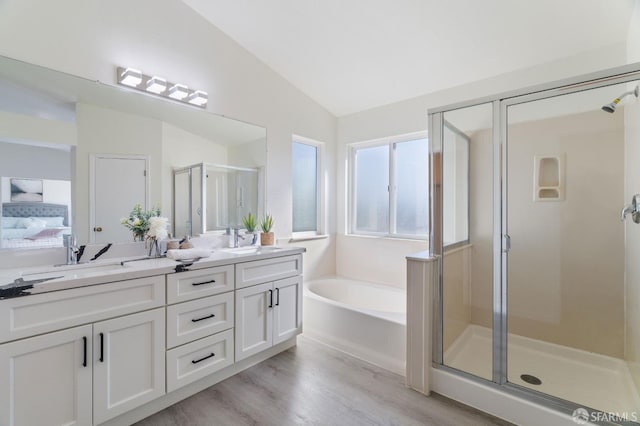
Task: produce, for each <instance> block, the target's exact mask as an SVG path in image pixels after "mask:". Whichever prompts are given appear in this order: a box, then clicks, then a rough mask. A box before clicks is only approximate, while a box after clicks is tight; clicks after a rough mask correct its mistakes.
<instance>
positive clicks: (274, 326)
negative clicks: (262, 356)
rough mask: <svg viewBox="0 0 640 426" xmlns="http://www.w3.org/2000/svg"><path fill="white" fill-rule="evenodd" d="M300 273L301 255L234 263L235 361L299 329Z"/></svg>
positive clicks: (300, 327)
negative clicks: (275, 278)
mask: <svg viewBox="0 0 640 426" xmlns="http://www.w3.org/2000/svg"><path fill="white" fill-rule="evenodd" d="M261 269H263V270H265V273H264V274H262V273H261ZM301 273H302V256H300V255H297V256H287V257H282V258H277V259H269V260H261V261H255V262H246V263H243V264H238V265H236V287H242V288H239V289H236V361H240V360H242V359H245V358H247V357H249V356H251V355H254V354H257V353H258V352H261V351H263V350H265V349H268V348H270V347H271V346H273V345H275V344H278V343H280V342H283V341H285V340H287V339H290V338H292V337H294V336H296V335H297V334H300V333H301V332H302V276H301V275H300V274H301ZM287 275H289V277H288V278H283V279H278V280H276V281H269V282H262V283H261V284H254V283H255V282H260V281H261V280H268V279H269V278H272V277H279V278H280V277H283V276H285V277H286V276H287ZM261 277H262V278H261ZM247 283H250V284H254V285H247Z"/></svg>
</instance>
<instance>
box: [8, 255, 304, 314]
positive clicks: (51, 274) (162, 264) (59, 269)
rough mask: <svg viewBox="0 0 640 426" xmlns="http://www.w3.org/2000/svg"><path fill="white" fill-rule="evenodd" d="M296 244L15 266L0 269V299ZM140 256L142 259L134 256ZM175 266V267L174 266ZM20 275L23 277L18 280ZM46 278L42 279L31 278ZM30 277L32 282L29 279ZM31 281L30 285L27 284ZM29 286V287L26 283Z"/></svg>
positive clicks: (235, 259) (238, 259)
mask: <svg viewBox="0 0 640 426" xmlns="http://www.w3.org/2000/svg"><path fill="white" fill-rule="evenodd" d="M304 252H305V249H304V248H300V247H276V248H273V247H270V248H268V249H267V248H265V249H264V250H261V249H260V248H259V247H258V248H257V250H256V252H254V253H230V252H228V251H224V250H217V251H214V252H212V253H211V255H210V256H209V257H206V258H201V259H199V260H197V261H195V262H193V263H189V262H186V263H185V262H184V261H182V262H180V261H176V260H173V259H169V258H166V257H163V258H140V257H134V258H120V259H109V260H103V261H99V260H96V261H93V262H88V263H84V264H79V265H60V266H53V265H48V266H34V267H28V268H19V269H0V303H1V301H2V300H4V299H10V298H15V297H21V296H27V295H32V294H41V293H47V292H51V291H59V290H68V289H72V288H78V287H85V286H90V285H96V284H104V283H109V282H115V281H125V280H130V279H135V278H142V277H149V276H154V275H164V274H174V273H180V272H179V271H180V269H181V266H180V265H184V267H183V271H187V270H189V271H193V270H197V269H203V268H210V267H213V266H222V265H229V264H236V263H242V262H250V261H253V260H262V259H271V258H275V257H282V256H288V255H292V254H299V253H304ZM138 259H142V260H138ZM176 267H178V269H176ZM20 279H22V280H24V282H21V281H20ZM40 279H46V280H45V281H42V282H35V280H40ZM30 281H34V282H33V283H29V282H30ZM31 285H32V286H31ZM30 286H31V287H30Z"/></svg>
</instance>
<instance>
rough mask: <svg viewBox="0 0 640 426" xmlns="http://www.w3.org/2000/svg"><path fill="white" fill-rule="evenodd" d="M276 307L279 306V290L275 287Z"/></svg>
mask: <svg viewBox="0 0 640 426" xmlns="http://www.w3.org/2000/svg"><path fill="white" fill-rule="evenodd" d="M276 306H280V289H279V288H277V287H276Z"/></svg>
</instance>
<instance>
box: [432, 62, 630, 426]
mask: <svg viewBox="0 0 640 426" xmlns="http://www.w3.org/2000/svg"><path fill="white" fill-rule="evenodd" d="M637 80H640V63H635V64H631V65H625V66H621V67H616V68H612V69H608V70H603V71H599V72H595V73H590V74H586V75H581V76H577V77H573V78H568V79H564V80H559V81H555V82H551V83H547V84H542V85H538V86H533V87H528V88H523V89H518V90H514V91H510V92H505V93H500V94H497V95H492V96H486V97H482V98H477V99H474V100H470V101H465V102H459V103H454V104H450V105H446V106H442V107H437V108H432V109H429V111H428V124H429V136H430V144H429V145H430V150H429V156H430V173H431V176H430V207H431V209H430V213H431V214H430V226H429V250H430V253H432V255H434V256H436V257H437V258H439V259H440V261H439V262H438V263H439V279H438V281H437V282H436V283H435V285H434V286H433V301H434V306H433V330H432V339H433V340H432V344H433V345H432V360H433V362H432V365H433V367H434V368H436V369H440V370H443V371H446V372H448V373H451V374H455V375H457V376H460V377H463V378H465V379H468V380H471V381H474V382H477V383H481V384H483V385H486V386H490V387H493V388H495V389H496V390H499V391H501V392H504V393H507V394H509V395H513V396H516V397H519V398H522V399H524V400H526V401H530V402H533V403H536V404H539V405H542V406H545V407H547V408H551V409H554V410H557V411H560V412H563V413H566V414H569V415H571V414H572V413H573V412H574V410H576V409H577V408H585V407H583V406H582V405H580V404H577V403H573V402H571V401H567V400H564V399H560V398H557V397H554V396H551V395H549V394H546V393H542V392H538V391H535V390H533V389H530V388H526V387H523V386H519V385H517V384H514V383H510V382H508V377H507V363H508V358H507V312H508V306H507V286H508V283H507V279H506V277H507V257H508V252H509V246H508V245H509V243H510V241H509V235H508V222H507V214H508V212H507V203H506V200H507V184H508V181H507V179H506V176H507V170H508V169H507V168H508V164H507V143H506V141H507V129H508V122H507V114H508V107H509V106H513V105H518V104H522V103H526V102H532V101H536V100H541V99H547V98H553V97H557V96H562V95H567V94H571V93H577V92H581V91H585V90H591V89H596V88H600V87H606V86H610V85H615V84H620V83H628V82H632V81H637ZM487 104H491V107H492V108H491V109H492V145H493V167H492V169H493V203H492V206H493V318H492V320H493V326H492V338H493V345H492V350H493V355H492V363H493V366H492V372H493V378H492V380H487V379H484V378H481V377H478V376H476V375H473V374H470V373H467V372H465V371H462V370H458V369H455V368H452V367H449V366H447V365H445V364H444V359H443V335H444V332H443V327H444V316H443V306H444V305H443V303H444V300H443V291H442V289H443V278H444V271H443V263H444V262H443V261H442V259H443V252H444V248H443V244H442V228H443V196H442V191H441V189H440V188H438V182H441V179H442V161H443V158H442V155H440V153H441V152H442V140H443V129H444V122H445V120H444V113H445V112H447V111H453V110H458V109H461V108H468V107H473V106H479V105H487ZM469 232H470V231H469ZM589 411H595V412H597V410H589ZM590 414H591V413H590ZM607 424H609V423H607ZM620 424H623V425H626V424H629V425H634V424H635V425H637V423H634V422H622V423H620Z"/></svg>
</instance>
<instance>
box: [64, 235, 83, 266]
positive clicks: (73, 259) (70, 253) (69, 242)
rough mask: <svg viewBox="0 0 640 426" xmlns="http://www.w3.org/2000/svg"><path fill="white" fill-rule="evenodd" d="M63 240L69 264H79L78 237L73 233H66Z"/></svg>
mask: <svg viewBox="0 0 640 426" xmlns="http://www.w3.org/2000/svg"><path fill="white" fill-rule="evenodd" d="M62 241H63V243H64V246H65V247H66V249H67V265H77V264H78V253H79V252H80V248H79V247H78V245H77V243H76V237H75V236H74V235H71V234H65V235H63V236H62Z"/></svg>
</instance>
